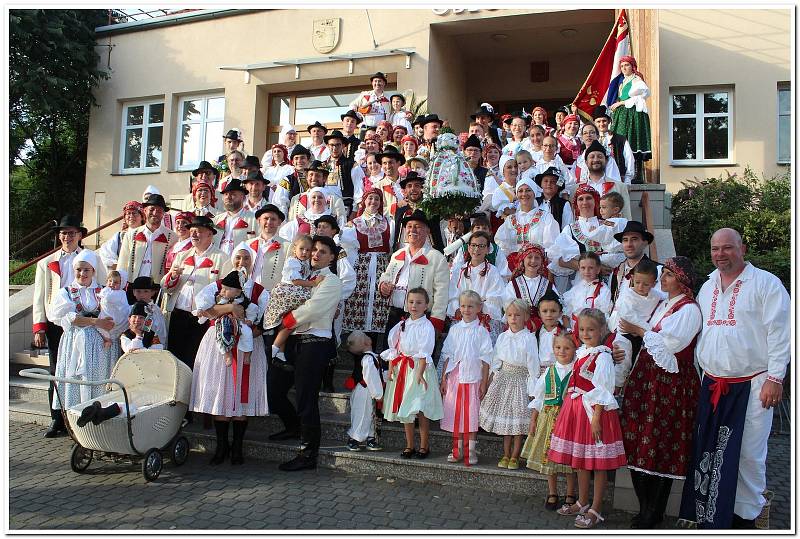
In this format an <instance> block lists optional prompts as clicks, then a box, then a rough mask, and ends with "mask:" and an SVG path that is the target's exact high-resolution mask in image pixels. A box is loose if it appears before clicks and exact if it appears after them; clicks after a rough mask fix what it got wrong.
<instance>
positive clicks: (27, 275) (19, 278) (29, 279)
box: [8, 259, 36, 285]
mask: <svg viewBox="0 0 800 539" xmlns="http://www.w3.org/2000/svg"><path fill="white" fill-rule="evenodd" d="M25 262H26V261H25V260H13V259H12V260H9V261H8V271H9V272H12V271H14V270H15V269H16V268H18V267H20V266H22V265H23V264H25ZM35 278H36V264H34V265H32V266H31V267H29V268H27V269H24V270H22V271H21V272H19V273H17V274H16V275H13V276H11V277H9V279H8V284H9V285H12V284H25V285H27V284H33V281H34V279H35Z"/></svg>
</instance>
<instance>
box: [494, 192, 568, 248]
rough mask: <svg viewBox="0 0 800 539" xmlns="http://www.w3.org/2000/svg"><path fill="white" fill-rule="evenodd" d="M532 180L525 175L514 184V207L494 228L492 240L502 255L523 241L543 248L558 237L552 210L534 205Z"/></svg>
mask: <svg viewBox="0 0 800 539" xmlns="http://www.w3.org/2000/svg"><path fill="white" fill-rule="evenodd" d="M534 186H535V184H534V183H533V180H530V179H528V178H525V179H523V180H519V181H517V185H516V186H515V189H516V195H517V199H518V202H519V208H518V209H517V211H516V212H515V213H513V214H511V215H509V216H508V217H506V220H505V222H503V224H502V225H501V226H500V228H498V229H497V232H496V233H495V235H494V241H495V242H497V245H498V247H500V248H501V249H502V250H503V251H505V253H506V256H509V255H510V254H511V253H513V252H516V251H517V250H518V249H519V248H520V246H521V245H522V244H523V243H535V244H537V245H541V246H542V247H544V248H545V249H547V248H549V247H550V245H552V244H553V241H555V239H556V237H558V223H557V222H556V220H555V219H554V218H553V214H551V213H550V212H549V211H547V210H545V209H544V208H539V207H537V203H536V198H535V195H534V192H535V189H534Z"/></svg>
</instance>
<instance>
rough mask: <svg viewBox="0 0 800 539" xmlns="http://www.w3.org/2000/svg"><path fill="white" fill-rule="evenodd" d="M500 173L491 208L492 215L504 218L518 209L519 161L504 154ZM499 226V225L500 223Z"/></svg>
mask: <svg viewBox="0 0 800 539" xmlns="http://www.w3.org/2000/svg"><path fill="white" fill-rule="evenodd" d="M499 167H500V173H501V175H500V176H498V177H497V178H496V179H497V180H499V181H500V183H498V184H497V187H495V188H494V190H493V191H492V202H491V205H490V207H491V210H492V212H494V213H493V214H492V215H493V216H494V217H496V218H498V219H504V218H506V217H507V216H509V215H513V214H514V212H516V211H517V206H518V205H519V204H518V203H517V193H516V187H517V181H519V167H518V166H517V161H516V159H514V158H513V157H511V156H508V155H503V156H502V157H501V158H500V164H499ZM487 183H491V182H486V183H484V185H483V188H484V192H485V191H486V184H487ZM498 228H499V225H498Z"/></svg>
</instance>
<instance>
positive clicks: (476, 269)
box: [447, 232, 505, 344]
mask: <svg viewBox="0 0 800 539" xmlns="http://www.w3.org/2000/svg"><path fill="white" fill-rule="evenodd" d="M491 244H492V238H491V236H489V234H488V233H487V232H475V233H473V234H472V236H471V237H470V239H469V241H468V242H467V249H468V250H467V253H466V254H465V255H464V259H465V263H464V264H462V265H460V266H459V267H457V268H453V272H452V277H451V278H450V293H449V296H450V302H449V303H448V305H447V315H448V316H449V317H450V318H451V319H453V320H455V321H458V320H461V315H462V313H461V311H460V309H459V298H460V295H461V292H464V291H465V290H474V291H475V292H477V293H478V295H479V296H480V298H481V301H482V302H483V303H482V308H481V312H480V313H479V314H478V317H479V318H480V322H481V324H483V326H484V327H486V329H488V330H489V335H490V336H491V338H492V344H494V343H495V342H496V341H497V337H498V335H500V333H502V331H503V294H504V291H505V281H504V279H503V277H502V276H501V275H500V271H499V270H498V269H497V268H496V267H495V266H494V265H493V264H490V263H489V261H488V260H487V259H486V255H487V254H488V252H489V248H490V246H491Z"/></svg>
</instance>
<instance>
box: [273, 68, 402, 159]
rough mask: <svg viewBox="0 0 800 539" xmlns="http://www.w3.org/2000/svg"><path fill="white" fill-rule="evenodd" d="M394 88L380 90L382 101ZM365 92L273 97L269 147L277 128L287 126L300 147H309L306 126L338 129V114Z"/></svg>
mask: <svg viewBox="0 0 800 539" xmlns="http://www.w3.org/2000/svg"><path fill="white" fill-rule="evenodd" d="M396 88H397V85H396V84H389V85H387V86H386V88H384V93H385V94H386V97H389V96H391V95H392V94H393V93H394V91H395V89H396ZM364 90H366V88H362V87H356V88H337V89H334V90H327V91H325V90H317V91H315V92H313V93H299V94H291V95H273V96H272V97H271V98H270V101H269V133H268V141H269V145H268V147H269V146H272V145H273V144H276V143H277V142H278V136H279V134H280V131H281V127H282V126H284V125H286V124H287V123H290V124H292V125H293V126H294V127H295V129H297V135H298V137H297V142H298V143H299V144H302V145H304V146H308V145H309V144H311V136H310V135H309V134H308V131H307V129H308V126H309V125H311V124H313V123H314V122H316V121H319V122H320V123H321V124H323V125H324V126H325V127H327V128H328V130H329V131H332V130H334V129H341V128H342V118H341V116H342V114H344V113H345V112H347V110H348V109H349V108H350V107H349V105H350V103H351V102H352V101H353V100H354V99H355V98H356V97H358V94H360V93H361V92H362V91H364Z"/></svg>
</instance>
